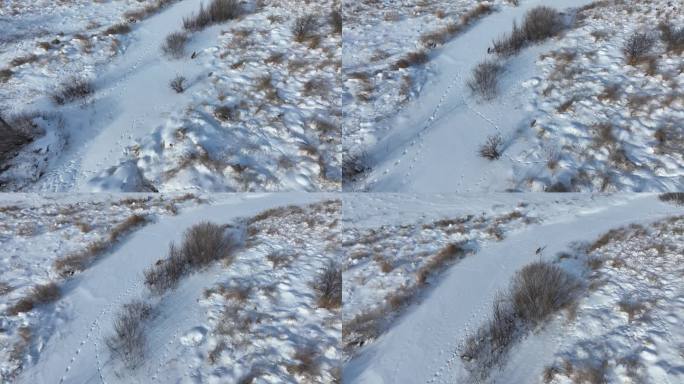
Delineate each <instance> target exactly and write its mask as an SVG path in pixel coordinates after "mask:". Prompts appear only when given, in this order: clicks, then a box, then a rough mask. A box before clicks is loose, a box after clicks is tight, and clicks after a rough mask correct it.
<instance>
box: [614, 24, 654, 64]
mask: <svg viewBox="0 0 684 384" xmlns="http://www.w3.org/2000/svg"><path fill="white" fill-rule="evenodd" d="M654 42H655V39H654V38H653V35H652V34H650V33H644V32H634V33H633V34H632V35H631V36H630V37H629V38H628V39H627V41H626V42H625V45H624V46H623V47H622V51H623V52H624V54H625V58H626V59H627V64H630V65H635V64H638V63H640V62H642V61H644V60H645V59H646V58H647V57H648V55H649V53H650V52H651V50H652V49H653V43H654Z"/></svg>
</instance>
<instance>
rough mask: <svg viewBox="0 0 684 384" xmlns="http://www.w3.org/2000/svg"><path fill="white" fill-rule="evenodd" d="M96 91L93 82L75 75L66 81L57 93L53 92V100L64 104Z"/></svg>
mask: <svg viewBox="0 0 684 384" xmlns="http://www.w3.org/2000/svg"><path fill="white" fill-rule="evenodd" d="M93 92H95V87H94V86H93V83H92V82H91V81H90V80H88V79H85V78H76V77H73V78H71V79H69V80H67V81H66V82H64V83H63V84H62V85H61V86H60V87H59V88H58V89H57V91H56V92H55V93H53V94H52V101H54V102H55V104H57V105H64V104H67V103H71V102H74V101H76V100H82V99H85V98H87V97H88V96H90V95H92V94H93Z"/></svg>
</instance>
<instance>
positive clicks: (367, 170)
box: [342, 0, 684, 192]
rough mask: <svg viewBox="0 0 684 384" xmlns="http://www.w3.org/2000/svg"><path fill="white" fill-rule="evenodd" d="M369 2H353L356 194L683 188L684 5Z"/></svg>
mask: <svg viewBox="0 0 684 384" xmlns="http://www.w3.org/2000/svg"><path fill="white" fill-rule="evenodd" d="M369 3H372V4H375V5H372V6H369V7H371V8H372V12H376V13H378V14H380V15H383V14H384V15H385V16H384V18H383V20H382V21H380V22H379V23H376V24H373V25H372V26H371V25H365V24H364V23H363V19H361V21H357V19H358V18H357V19H355V18H354V17H353V16H348V14H350V13H352V14H353V12H352V11H351V10H352V9H357V8H361V6H356V5H349V6H348V7H345V12H346V13H345V17H349V18H350V19H351V21H350V23H349V24H350V27H349V28H348V29H347V28H345V31H344V33H343V73H344V76H345V77H344V79H345V86H346V87H345V94H344V99H343V110H344V111H345V117H346V116H349V118H348V119H345V122H344V124H343V132H344V133H343V135H344V143H345V144H344V151H345V153H344V159H345V160H344V162H343V166H342V168H343V175H344V177H345V181H344V184H345V189H347V190H367V191H378V192H379V191H382V192H403V191H406V192H453V191H459V192H469V191H499V192H503V191H547V192H567V191H577V192H589V191H591V192H593V191H633V192H640V191H677V190H681V186H682V185H683V182H684V173H683V169H684V158H682V153H683V152H684V151H683V150H682V149H683V148H684V147H682V121H683V120H684V99H683V96H682V89H683V87H682V66H683V65H684V61H682V50H683V49H684V27H682V22H683V21H684V13H683V11H682V4H681V2H676V1H668V0H647V1H623V0H602V1H594V2H591V1H589V0H548V1H541V0H521V1H516V2H503V1H502V2H497V1H487V2H480V3H478V2H474V1H473V2H456V4H457V6H456V7H453V6H451V2H443V4H444V6H443V7H440V6H438V5H433V6H420V5H418V4H419V3H420V4H423V5H424V4H426V2H422V3H421V2H419V1H418V2H415V3H416V4H414V6H410V5H409V4H410V3H412V2H404V3H406V4H407V6H406V7H403V6H398V5H389V3H387V2H369ZM434 3H435V4H441V3H442V2H434ZM516 3H517V4H516ZM379 4H384V5H385V7H384V8H383V7H382V6H381V5H379ZM447 4H448V5H447ZM540 6H541V7H545V8H539V7H540ZM444 7H446V8H447V9H448V11H444V9H443V8H444ZM468 9H470V11H468ZM359 12H360V11H359ZM366 12H371V11H366ZM514 23H515V24H514ZM356 24H359V25H356ZM367 31H369V32H368V33H367ZM381 58H382V59H381ZM402 59H403V61H402Z"/></svg>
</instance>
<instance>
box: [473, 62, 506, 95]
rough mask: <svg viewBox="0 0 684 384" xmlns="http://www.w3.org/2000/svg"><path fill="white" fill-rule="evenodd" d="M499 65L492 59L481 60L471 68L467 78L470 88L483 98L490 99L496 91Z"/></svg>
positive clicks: (499, 71)
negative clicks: (470, 74)
mask: <svg viewBox="0 0 684 384" xmlns="http://www.w3.org/2000/svg"><path fill="white" fill-rule="evenodd" d="M501 70H502V68H501V65H500V64H499V63H497V62H494V61H489V60H486V61H483V62H481V63H480V64H478V65H477V66H476V67H475V68H474V69H473V74H472V76H471V78H470V79H469V80H468V83H467V85H468V87H469V88H470V90H471V91H472V92H473V93H474V94H476V95H479V96H480V97H482V98H483V99H485V100H492V99H494V98H495V97H496V95H497V93H498V82H499V74H500V73H501Z"/></svg>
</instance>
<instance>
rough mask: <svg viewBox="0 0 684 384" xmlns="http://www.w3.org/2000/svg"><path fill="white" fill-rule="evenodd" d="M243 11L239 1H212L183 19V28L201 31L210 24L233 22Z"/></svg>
mask: <svg viewBox="0 0 684 384" xmlns="http://www.w3.org/2000/svg"><path fill="white" fill-rule="evenodd" d="M242 13H243V9H242V5H240V1H239V0H212V2H211V3H210V4H209V7H207V8H205V7H204V4H202V5H201V6H200V10H199V12H198V13H197V14H196V15H193V16H191V17H188V18H184V19H183V28H185V29H186V30H189V31H198V30H202V29H204V28H206V27H208V26H210V25H212V24H218V23H222V22H224V21H228V20H233V19H236V18H238V17H239V16H240V15H242Z"/></svg>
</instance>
